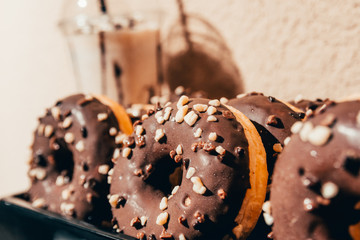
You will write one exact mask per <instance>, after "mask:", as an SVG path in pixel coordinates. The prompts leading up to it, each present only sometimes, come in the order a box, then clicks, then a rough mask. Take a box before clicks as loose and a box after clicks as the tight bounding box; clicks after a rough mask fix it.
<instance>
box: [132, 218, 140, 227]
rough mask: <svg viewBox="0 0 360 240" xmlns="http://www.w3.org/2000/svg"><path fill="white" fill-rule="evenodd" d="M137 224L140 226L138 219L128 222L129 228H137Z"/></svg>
mask: <svg viewBox="0 0 360 240" xmlns="http://www.w3.org/2000/svg"><path fill="white" fill-rule="evenodd" d="M139 224H141V221H140V218H138V217H134V218H133V219H131V221H130V226H131V227H137V226H139Z"/></svg>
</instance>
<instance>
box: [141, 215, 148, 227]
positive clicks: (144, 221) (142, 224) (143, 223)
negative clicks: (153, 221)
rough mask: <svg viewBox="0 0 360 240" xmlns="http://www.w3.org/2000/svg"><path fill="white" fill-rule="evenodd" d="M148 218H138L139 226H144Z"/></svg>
mask: <svg viewBox="0 0 360 240" xmlns="http://www.w3.org/2000/svg"><path fill="white" fill-rule="evenodd" d="M147 220H148V218H147V217H145V216H142V217H140V223H141V226H145V225H146V222H147Z"/></svg>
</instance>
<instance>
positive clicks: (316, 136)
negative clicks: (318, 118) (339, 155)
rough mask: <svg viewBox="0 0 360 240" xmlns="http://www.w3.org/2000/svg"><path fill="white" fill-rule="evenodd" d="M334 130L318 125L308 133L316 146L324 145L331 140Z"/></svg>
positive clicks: (309, 138) (310, 140) (311, 141)
mask: <svg viewBox="0 0 360 240" xmlns="http://www.w3.org/2000/svg"><path fill="white" fill-rule="evenodd" d="M331 134H332V131H331V129H330V128H329V127H326V126H320V125H319V126H316V127H315V128H314V129H313V130H312V131H311V132H310V133H309V135H308V141H309V142H310V143H311V144H313V145H315V146H322V145H324V144H325V143H327V141H328V140H329V138H330V136H331Z"/></svg>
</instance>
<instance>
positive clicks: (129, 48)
mask: <svg viewBox="0 0 360 240" xmlns="http://www.w3.org/2000/svg"><path fill="white" fill-rule="evenodd" d="M60 26H61V28H62V29H63V32H64V33H65V35H66V39H67V41H68V44H69V47H70V53H71V58H72V62H73V67H74V72H75V77H76V79H77V83H78V87H79V89H80V90H81V91H85V92H89V93H96V94H105V95H107V96H108V97H110V98H112V99H113V100H116V101H118V102H119V103H121V104H123V105H124V106H129V105H130V104H132V103H148V102H149V99H150V98H151V97H152V96H153V95H158V94H159V91H160V83H159V66H160V63H159V59H160V52H159V51H160V47H159V26H158V24H157V23H156V22H154V21H149V20H146V19H143V18H141V17H136V16H132V15H128V16H125V15H124V16H115V17H114V16H112V17H110V16H108V15H106V14H103V15H101V16H98V17H96V18H91V17H88V16H86V17H81V16H80V17H78V18H76V19H73V20H67V21H63V22H61V24H60Z"/></svg>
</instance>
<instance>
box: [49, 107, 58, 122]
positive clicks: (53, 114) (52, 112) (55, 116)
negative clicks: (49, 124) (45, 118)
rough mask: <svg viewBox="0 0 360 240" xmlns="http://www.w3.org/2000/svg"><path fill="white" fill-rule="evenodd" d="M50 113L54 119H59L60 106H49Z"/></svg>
mask: <svg viewBox="0 0 360 240" xmlns="http://www.w3.org/2000/svg"><path fill="white" fill-rule="evenodd" d="M51 115H52V116H53V118H54V119H55V120H58V121H59V120H60V108H59V107H53V108H51Z"/></svg>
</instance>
